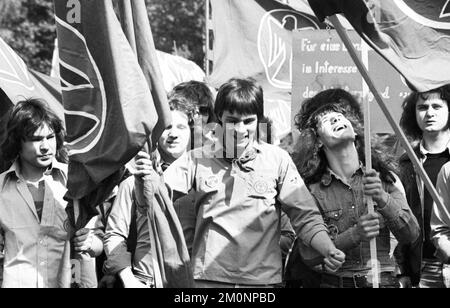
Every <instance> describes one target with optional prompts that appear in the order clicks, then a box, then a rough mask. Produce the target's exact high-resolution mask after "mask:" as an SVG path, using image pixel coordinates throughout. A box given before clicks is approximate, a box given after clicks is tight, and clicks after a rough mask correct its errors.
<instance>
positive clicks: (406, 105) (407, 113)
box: [400, 84, 450, 141]
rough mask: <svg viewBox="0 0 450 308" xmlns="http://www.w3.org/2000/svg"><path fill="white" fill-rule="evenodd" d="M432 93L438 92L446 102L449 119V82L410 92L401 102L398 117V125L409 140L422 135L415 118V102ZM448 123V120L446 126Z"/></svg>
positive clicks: (415, 139) (417, 139) (419, 138)
mask: <svg viewBox="0 0 450 308" xmlns="http://www.w3.org/2000/svg"><path fill="white" fill-rule="evenodd" d="M432 93H438V94H439V95H440V97H441V99H442V100H444V101H446V102H447V105H448V107H449V121H450V84H447V85H445V86H442V87H440V88H437V89H435V90H432V91H428V92H422V93H421V92H412V93H411V94H410V95H409V96H408V97H407V98H406V99H405V100H404V102H403V104H402V108H403V112H402V116H401V118H400V126H401V127H402V129H403V131H404V132H405V134H406V135H407V136H408V138H409V139H410V140H411V141H419V140H421V139H422V135H423V132H422V130H421V129H420V127H419V124H418V123H417V118H416V105H417V102H418V101H419V100H420V99H423V100H426V96H427V95H429V94H432ZM449 124H450V122H449V123H448V124H447V127H448V126H449Z"/></svg>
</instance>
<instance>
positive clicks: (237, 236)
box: [138, 79, 345, 288]
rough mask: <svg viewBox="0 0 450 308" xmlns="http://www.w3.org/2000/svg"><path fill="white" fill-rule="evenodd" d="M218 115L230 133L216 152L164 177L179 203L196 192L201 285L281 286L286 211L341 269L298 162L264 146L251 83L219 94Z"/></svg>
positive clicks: (329, 263) (236, 82)
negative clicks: (282, 222) (282, 220)
mask: <svg viewBox="0 0 450 308" xmlns="http://www.w3.org/2000/svg"><path fill="white" fill-rule="evenodd" d="M214 111H215V115H216V117H217V119H218V121H219V122H220V124H221V125H222V126H223V127H224V133H223V134H216V136H221V138H219V141H220V143H219V144H217V147H216V148H215V149H214V150H213V151H207V150H204V149H195V150H193V151H190V152H188V153H186V154H184V155H183V156H181V157H180V158H179V159H178V160H177V161H175V162H174V163H173V164H172V165H171V166H170V167H169V168H168V169H167V170H166V171H165V173H164V179H165V182H166V184H167V185H168V186H169V187H170V189H171V190H172V191H173V193H174V199H176V198H178V197H179V196H182V195H186V194H188V193H189V192H190V191H191V190H194V192H195V197H196V198H195V200H196V209H197V211H198V215H197V224H196V229H195V238H194V244H193V251H192V263H193V267H194V278H195V279H196V284H197V286H198V287H225V288H226V287H273V286H275V285H278V284H280V283H281V281H282V273H281V270H282V264H281V251H280V245H279V240H280V230H279V224H280V210H283V211H284V212H286V213H287V214H288V216H289V218H290V220H291V223H292V226H293V228H294V230H295V231H296V235H297V236H299V237H300V238H301V240H302V241H303V242H304V243H305V245H306V246H308V247H312V248H314V249H315V250H316V251H318V252H319V253H320V255H321V256H323V257H324V259H323V263H324V267H326V268H327V269H329V270H330V271H334V270H337V269H338V268H339V267H340V266H341V264H342V263H343V261H344V259H345V255H344V254H343V253H342V252H341V251H339V250H338V249H336V248H335V246H334V245H333V243H332V241H331V239H330V238H329V236H328V233H327V229H326V226H325V224H324V222H323V220H322V218H321V215H320V213H319V211H318V209H317V206H316V204H315V202H314V199H313V198H312V196H311V194H310V193H309V192H308V190H307V189H306V187H305V185H304V184H303V180H302V179H301V177H300V176H299V174H298V172H297V170H296V169H295V166H294V164H293V162H292V160H291V158H290V157H289V155H288V154H287V153H286V152H284V151H283V150H281V149H280V148H278V147H276V146H273V145H269V144H266V143H264V142H262V141H259V140H258V124H259V122H260V121H261V120H262V119H263V117H264V107H263V92H262V89H261V87H259V86H258V85H257V84H256V83H255V82H254V81H253V80H249V79H232V80H230V81H229V82H227V83H226V84H224V85H223V86H222V87H221V88H220V90H219V92H218V95H217V98H216V103H215V110H214ZM138 167H139V169H140V170H141V171H142V172H151V170H150V169H151V164H150V162H149V161H148V157H145V155H141V157H140V160H139V165H138ZM277 201H278V204H280V206H279V207H277V206H275V204H276V202H277ZM280 207H281V209H280Z"/></svg>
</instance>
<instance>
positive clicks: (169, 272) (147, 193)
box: [135, 172, 194, 288]
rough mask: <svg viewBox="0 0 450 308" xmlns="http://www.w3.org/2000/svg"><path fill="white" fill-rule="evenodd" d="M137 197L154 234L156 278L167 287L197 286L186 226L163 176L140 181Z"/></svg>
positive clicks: (154, 175) (154, 176) (155, 174)
mask: <svg viewBox="0 0 450 308" xmlns="http://www.w3.org/2000/svg"><path fill="white" fill-rule="evenodd" d="M135 182H136V185H135V187H136V198H137V200H138V204H142V205H143V207H144V210H146V211H147V216H148V221H149V228H150V231H151V233H152V234H151V236H153V241H152V242H153V244H154V247H152V258H154V260H155V262H154V266H153V267H154V268H155V267H156V266H157V267H158V269H159V273H160V277H157V276H159V275H157V272H155V271H154V274H155V281H156V282H157V287H158V279H161V280H162V281H161V286H160V287H164V288H193V287H194V276H193V273H192V267H191V264H190V258H189V253H188V249H187V246H186V241H185V239H184V234H183V229H182V227H181V224H180V222H179V220H178V216H177V214H176V212H175V209H174V207H173V203H172V197H171V196H170V194H169V190H168V188H167V187H166V185H165V184H164V180H163V178H162V176H159V175H158V174H157V173H155V172H154V173H152V174H151V175H149V176H146V177H144V179H142V180H136V181H135Z"/></svg>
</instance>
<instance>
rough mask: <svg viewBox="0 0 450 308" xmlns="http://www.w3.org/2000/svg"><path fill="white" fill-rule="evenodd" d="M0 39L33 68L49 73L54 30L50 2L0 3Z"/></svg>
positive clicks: (5, 0) (11, 0)
mask: <svg viewBox="0 0 450 308" xmlns="http://www.w3.org/2000/svg"><path fill="white" fill-rule="evenodd" d="M0 14H1V16H2V19H1V20H0V36H1V37H2V38H3V39H4V40H5V41H6V43H8V44H9V45H10V46H11V47H12V48H13V49H14V50H15V51H16V52H17V53H18V54H19V55H20V56H21V57H22V58H23V59H24V61H25V62H26V63H27V64H28V65H29V66H30V67H31V68H33V69H35V70H38V71H41V72H44V73H47V74H48V73H49V72H50V69H51V59H52V55H53V48H54V41H55V38H56V27H55V21H54V17H53V1H52V0H2V6H1V7H0Z"/></svg>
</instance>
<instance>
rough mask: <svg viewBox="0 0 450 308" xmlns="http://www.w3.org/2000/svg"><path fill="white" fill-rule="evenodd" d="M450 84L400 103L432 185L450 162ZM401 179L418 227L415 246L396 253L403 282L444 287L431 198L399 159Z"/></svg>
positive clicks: (403, 123)
mask: <svg viewBox="0 0 450 308" xmlns="http://www.w3.org/2000/svg"><path fill="white" fill-rule="evenodd" d="M449 103H450V85H446V86H443V87H440V88H438V89H436V90H433V91H429V92H426V93H418V92H413V93H411V94H410V95H409V96H408V97H407V98H406V100H405V101H404V103H403V113H402V117H401V119H400V125H401V126H402V128H403V130H404V131H405V134H406V135H407V136H408V137H409V138H410V140H411V141H412V142H414V143H415V144H416V145H415V147H414V151H415V153H416V156H417V157H418V158H419V159H420V161H421V164H422V165H423V168H424V169H425V171H426V173H427V174H428V176H429V178H430V180H431V182H432V183H433V185H436V179H437V176H438V173H439V171H440V170H441V168H442V166H443V165H444V164H445V163H447V162H448V161H450V129H449V119H450V118H449V112H450V110H449V107H450V106H449ZM400 178H401V180H402V182H403V185H404V187H405V191H406V198H407V200H408V203H409V205H410V207H411V210H412V211H413V213H414V215H415V216H416V217H417V220H418V222H419V225H420V227H421V240H420V241H419V242H418V243H417V245H414V246H411V245H401V246H399V247H398V249H397V250H396V253H397V255H398V257H399V260H400V261H401V262H400V265H401V270H402V274H403V276H404V277H403V278H402V279H403V280H404V281H405V282H406V283H408V284H410V285H413V286H418V285H420V287H422V288H443V287H444V282H443V277H442V262H441V261H440V260H439V259H438V258H437V257H436V247H435V246H434V245H433V242H432V240H431V225H430V221H431V216H432V207H433V199H432V198H431V195H430V193H429V192H428V190H427V189H426V188H425V185H424V183H423V181H422V179H421V178H420V177H419V176H418V175H417V174H416V172H415V170H414V167H413V164H412V162H411V160H410V159H409V157H408V156H407V155H406V154H404V155H403V156H402V157H400Z"/></svg>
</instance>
